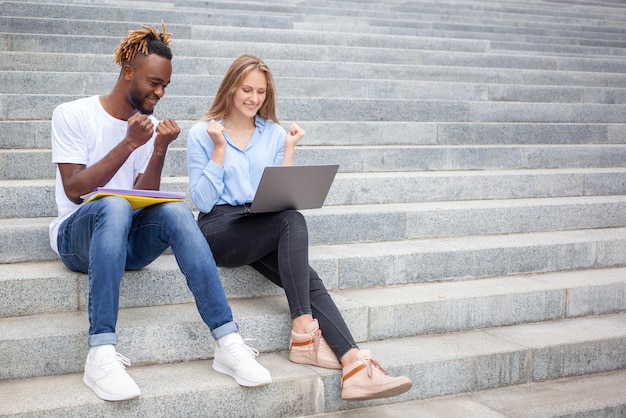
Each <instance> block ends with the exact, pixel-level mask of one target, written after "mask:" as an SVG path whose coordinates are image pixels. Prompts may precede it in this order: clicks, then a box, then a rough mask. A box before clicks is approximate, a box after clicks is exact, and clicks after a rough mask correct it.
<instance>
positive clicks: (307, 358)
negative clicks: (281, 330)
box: [289, 319, 341, 369]
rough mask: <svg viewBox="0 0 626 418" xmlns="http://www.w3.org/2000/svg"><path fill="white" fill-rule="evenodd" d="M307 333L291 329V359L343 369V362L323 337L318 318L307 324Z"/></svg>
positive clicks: (295, 361) (318, 365) (328, 367)
mask: <svg viewBox="0 0 626 418" xmlns="http://www.w3.org/2000/svg"><path fill="white" fill-rule="evenodd" d="M306 332H307V333H306V334H296V333H295V332H293V330H292V331H291V340H289V360H291V361H293V362H294V363H299V364H310V365H313V366H317V367H324V368H326V369H341V363H339V361H338V360H337V356H336V355H335V353H333V350H331V349H330V347H329V346H328V343H327V342H326V340H325V339H324V337H322V331H321V330H320V326H319V323H318V322H317V319H314V320H313V322H311V323H310V324H307V326H306Z"/></svg>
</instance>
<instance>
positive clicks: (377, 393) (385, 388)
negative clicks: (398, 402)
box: [341, 350, 413, 401]
mask: <svg viewBox="0 0 626 418" xmlns="http://www.w3.org/2000/svg"><path fill="white" fill-rule="evenodd" d="M411 386H413V383H412V382H411V379H409V378H408V377H404V376H400V377H392V376H389V375H388V374H387V372H386V371H385V369H383V368H382V367H381V366H380V364H378V362H377V361H376V360H374V359H373V358H372V353H370V351H369V350H360V351H359V360H358V361H356V362H354V363H352V364H349V365H347V366H345V367H344V368H343V376H342V377H341V399H344V400H350V401H361V400H365V399H376V398H388V397H391V396H397V395H401V394H403V393H404V392H406V391H407V390H409V389H411Z"/></svg>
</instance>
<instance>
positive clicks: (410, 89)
mask: <svg viewBox="0 0 626 418" xmlns="http://www.w3.org/2000/svg"><path fill="white" fill-rule="evenodd" d="M3 75H4V77H5V79H6V83H5V84H3V85H2V86H0V94H39V93H40V92H41V91H46V92H47V94H51V95H58V94H79V95H93V94H106V93H107V92H108V90H109V89H110V86H111V85H114V84H115V81H116V80H117V77H118V75H117V74H114V73H63V72H22V71H7V72H4V73H3ZM329 77H332V78H323V77H322V76H320V77H318V78H300V77H298V78H295V77H293V78H292V77H275V78H274V81H275V85H276V90H277V91H279V92H280V95H281V96H282V97H309V98H315V97H318V98H346V99H348V98H358V99H362V98H368V99H409V100H466V101H495V102H542V103H596V104H626V88H616V87H576V86H541V85H530V84H522V85H520V84H504V83H502V84H482V83H480V84H479V83H468V82H449V81H432V82H431V81H404V80H389V79H387V80H366V81H364V80H362V79H342V78H339V77H336V76H334V75H330V74H329ZM221 81H222V76H221V75H210V76H200V75H184V74H183V75H177V76H176V79H175V82H174V83H173V84H171V85H170V86H168V89H167V94H168V95H174V96H184V95H192V96H195V95H197V94H198V86H202V92H206V93H207V94H208V95H211V94H213V93H214V92H216V91H217V89H218V87H219V84H220V82H221Z"/></svg>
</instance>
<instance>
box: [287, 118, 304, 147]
mask: <svg viewBox="0 0 626 418" xmlns="http://www.w3.org/2000/svg"><path fill="white" fill-rule="evenodd" d="M304 133H305V132H304V129H302V128H301V127H300V126H299V125H298V124H297V123H295V122H293V123H292V124H291V126H290V127H289V131H287V136H286V137H285V147H295V146H296V144H297V143H298V142H300V140H301V139H302V137H303V136H304Z"/></svg>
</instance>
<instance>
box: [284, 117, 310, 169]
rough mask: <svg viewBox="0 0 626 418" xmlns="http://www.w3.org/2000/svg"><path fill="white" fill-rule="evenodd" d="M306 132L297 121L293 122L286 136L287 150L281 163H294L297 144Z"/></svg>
mask: <svg viewBox="0 0 626 418" xmlns="http://www.w3.org/2000/svg"><path fill="white" fill-rule="evenodd" d="M304 133H305V132H304V129H302V128H301V127H300V126H298V124H297V123H295V122H294V123H292V124H291V126H290V127H289V131H288V132H287V136H285V152H284V154H283V161H282V162H281V163H280V164H281V165H292V164H293V154H294V152H295V150H296V145H297V144H298V142H299V141H300V140H301V139H302V137H303V136H304Z"/></svg>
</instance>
